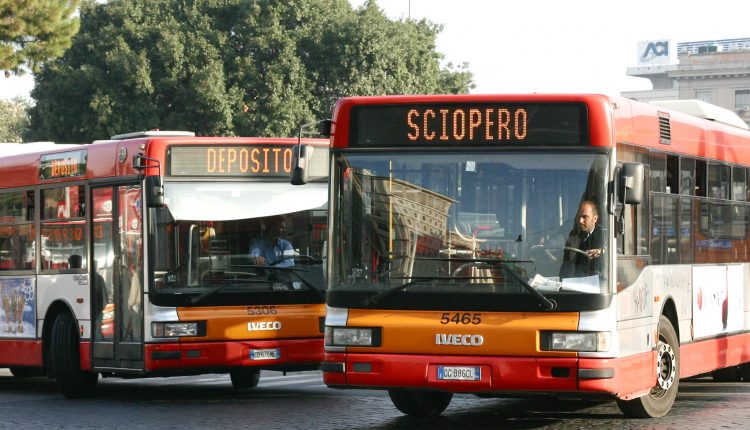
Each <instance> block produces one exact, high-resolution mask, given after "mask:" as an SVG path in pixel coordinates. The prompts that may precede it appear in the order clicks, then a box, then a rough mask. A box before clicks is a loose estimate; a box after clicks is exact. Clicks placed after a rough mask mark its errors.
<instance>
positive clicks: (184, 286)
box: [0, 131, 328, 397]
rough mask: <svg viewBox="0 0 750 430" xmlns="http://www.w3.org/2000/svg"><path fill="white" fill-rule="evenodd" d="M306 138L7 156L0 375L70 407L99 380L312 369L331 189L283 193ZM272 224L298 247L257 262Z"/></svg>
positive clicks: (250, 376) (22, 149)
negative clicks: (50, 383) (46, 383)
mask: <svg viewBox="0 0 750 430" xmlns="http://www.w3.org/2000/svg"><path fill="white" fill-rule="evenodd" d="M304 142H305V143H306V144H307V146H310V147H312V148H314V149H315V150H316V153H317V154H318V156H319V157H321V158H322V159H324V160H327V153H328V142H327V141H323V140H307V141H304ZM297 143H298V140H297V139H276V138H224V137H195V136H194V134H193V133H188V132H166V131H150V132H139V133H130V134H126V135H118V136H113V137H112V139H110V140H103V141H96V142H94V143H91V144H84V145H53V144H50V143H44V144H28V145H18V147H17V148H15V150H14V151H12V152H13V154H11V155H6V156H2V157H0V171H2V176H3V183H2V184H1V187H2V188H1V189H0V296H1V297H2V308H1V309H0V310H1V311H2V313H0V317H1V318H0V367H9V368H10V370H11V372H12V373H13V374H14V375H16V376H32V375H43V374H46V375H48V376H50V377H54V378H56V379H57V382H58V385H59V386H60V389H61V390H62V392H63V393H64V394H65V395H66V396H68V397H81V396H86V395H90V394H91V393H92V392H93V391H94V390H95V387H96V382H97V379H98V376H99V374H101V375H104V376H123V377H146V376H170V375H186V374H197V373H208V372H212V373H228V374H229V375H230V377H231V382H232V385H233V386H234V387H235V388H249V387H253V386H255V385H257V383H258V379H259V375H260V369H277V370H283V371H287V370H289V371H294V370H305V369H316V368H317V367H318V365H319V362H320V361H321V360H322V358H323V331H322V323H323V318H324V310H325V309H324V298H323V297H324V296H323V290H324V286H323V279H324V277H323V276H324V273H323V270H322V258H323V244H324V242H325V237H326V217H327V200H328V199H327V192H328V191H327V185H326V182H327V178H326V177H324V176H323V177H321V178H320V181H315V180H312V181H311V182H309V183H307V184H306V185H305V186H304V187H294V186H292V185H291V184H290V174H291V172H292V168H293V161H294V150H293V149H294V148H295V145H297ZM323 164H325V163H323ZM326 167H327V166H326ZM312 179H315V178H314V177H313V178H312ZM272 221H273V222H275V223H276V224H279V223H281V224H282V225H283V227H284V231H283V232H282V233H278V234H277V236H278V235H279V234H280V239H279V240H278V242H276V243H277V244H278V243H281V240H283V241H284V243H286V244H288V245H289V246H286V247H285V248H284V249H283V250H281V249H276V248H275V246H276V245H274V244H272V245H271V251H269V252H273V253H275V254H273V255H275V256H277V257H278V259H277V260H278V261H271V260H273V259H272V258H271V257H269V258H268V260H266V261H263V262H259V261H258V260H257V259H253V258H252V252H253V247H254V246H255V245H254V243H255V242H254V241H258V240H263V239H264V238H267V239H268V240H270V241H273V240H277V239H278V238H273V239H271V237H270V233H271V232H270V230H269V226H270V224H271V223H272ZM279 263H283V264H279Z"/></svg>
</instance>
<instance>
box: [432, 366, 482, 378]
mask: <svg viewBox="0 0 750 430" xmlns="http://www.w3.org/2000/svg"><path fill="white" fill-rule="evenodd" d="M438 379H439V380H443V381H479V380H480V379H482V370H481V368H480V367H478V366H438Z"/></svg>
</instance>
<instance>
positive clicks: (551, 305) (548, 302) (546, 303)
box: [498, 260, 557, 311]
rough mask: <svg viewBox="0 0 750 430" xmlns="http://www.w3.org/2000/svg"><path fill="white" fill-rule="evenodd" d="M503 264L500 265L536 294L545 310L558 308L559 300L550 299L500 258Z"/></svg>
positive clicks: (533, 294)
mask: <svg viewBox="0 0 750 430" xmlns="http://www.w3.org/2000/svg"><path fill="white" fill-rule="evenodd" d="M498 262H500V263H501V264H502V266H500V267H501V268H503V269H505V271H506V272H507V273H510V274H511V276H513V277H514V278H515V279H516V280H517V281H518V283H519V284H521V285H522V286H523V287H524V288H526V290H527V291H528V292H530V293H531V295H532V296H534V297H535V298H536V299H537V301H538V302H539V304H540V305H542V307H543V308H544V310H545V311H553V310H555V308H557V302H555V301H554V300H552V299H548V298H547V297H546V296H545V295H544V294H542V293H541V292H539V290H537V289H536V288H534V287H533V286H531V284H529V283H528V282H526V280H525V279H523V278H521V276H520V275H518V273H516V272H515V270H513V269H511V268H510V267H509V266H508V264H507V263H504V262H502V261H501V260H498Z"/></svg>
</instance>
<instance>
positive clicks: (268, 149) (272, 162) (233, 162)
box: [167, 144, 294, 178]
mask: <svg viewBox="0 0 750 430" xmlns="http://www.w3.org/2000/svg"><path fill="white" fill-rule="evenodd" d="M293 148H294V147H293V146H292V145H274V144H267V145H253V146H250V145H220V146H217V145H211V146H208V145H190V146H187V145H185V146H181V145H174V146H171V147H170V148H169V149H168V150H167V175H169V176H178V177H179V176H186V177H187V176H200V177H209V176H212V177H216V176H221V177H237V178H246V177H267V178H283V177H288V176H290V175H291V172H292V154H293Z"/></svg>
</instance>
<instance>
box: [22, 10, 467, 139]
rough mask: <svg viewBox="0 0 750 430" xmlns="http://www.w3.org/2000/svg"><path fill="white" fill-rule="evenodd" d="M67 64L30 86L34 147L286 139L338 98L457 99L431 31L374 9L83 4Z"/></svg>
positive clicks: (455, 77) (458, 75) (458, 85)
mask: <svg viewBox="0 0 750 430" xmlns="http://www.w3.org/2000/svg"><path fill="white" fill-rule="evenodd" d="M80 19H81V29H80V31H79V33H78V35H77V36H76V37H75V38H74V40H73V45H72V47H71V48H70V50H68V52H66V54H65V55H64V56H63V57H61V58H60V59H58V60H57V61H55V62H52V63H49V64H45V65H44V66H43V67H42V70H41V72H40V73H39V74H37V75H36V86H35V88H34V90H33V91H32V97H33V98H34V99H35V100H36V105H35V107H34V108H33V109H32V111H31V118H32V130H33V131H34V135H35V138H37V139H45V140H47V139H52V140H57V141H91V140H93V139H100V138H103V137H107V136H110V135H112V134H115V133H122V132H129V131H136V130H146V129H153V128H159V129H163V130H168V129H173V130H175V129H179V130H192V131H195V132H196V133H198V134H201V135H244V136H252V135H256V136H264V135H265V136H284V135H294V134H296V130H297V128H298V127H299V125H300V124H301V123H303V122H307V121H311V120H314V119H320V118H325V117H328V116H329V115H330V109H331V107H332V105H333V102H334V101H335V100H336V99H337V98H339V97H342V96H346V95H379V94H413V93H462V92H468V91H469V89H471V88H472V87H473V83H472V76H471V73H470V72H469V71H468V69H467V67H466V65H463V66H460V67H458V68H455V67H453V66H452V65H450V63H448V64H447V65H446V66H444V67H441V61H443V56H442V55H441V54H440V53H438V52H436V51H435V38H436V36H437V34H438V33H439V31H440V29H441V28H440V26H438V25H435V24H432V23H430V22H428V21H413V20H400V21H392V20H389V19H388V18H387V17H386V16H385V15H384V13H383V11H382V10H380V9H379V8H378V6H377V4H376V2H375V1H371V2H368V3H366V4H365V5H364V6H362V7H360V8H359V9H357V10H353V9H352V7H351V6H350V5H349V3H348V2H347V1H346V0H288V1H284V2H272V1H267V0H129V1H125V0H110V1H109V2H108V3H107V4H99V3H96V2H94V1H92V0H84V2H83V3H82V5H81V9H80Z"/></svg>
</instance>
